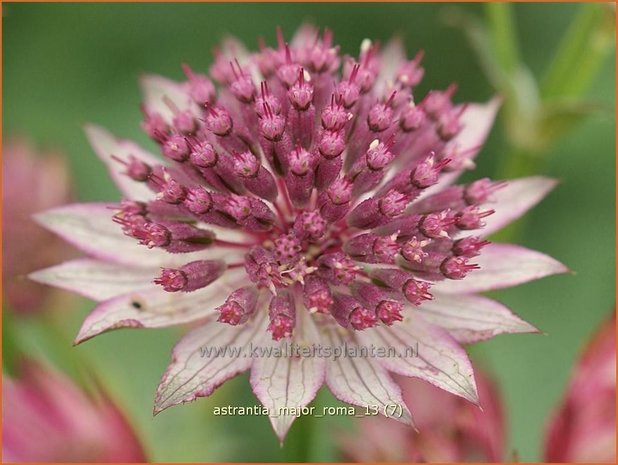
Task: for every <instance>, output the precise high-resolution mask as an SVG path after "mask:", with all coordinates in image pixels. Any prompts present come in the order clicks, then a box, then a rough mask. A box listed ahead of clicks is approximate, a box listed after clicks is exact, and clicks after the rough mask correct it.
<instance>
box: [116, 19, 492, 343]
mask: <svg viewBox="0 0 618 465" xmlns="http://www.w3.org/2000/svg"><path fill="white" fill-rule="evenodd" d="M421 58H422V54H418V55H417V56H416V58H414V59H413V60H411V61H408V62H405V63H403V64H400V65H399V67H396V68H395V69H394V71H392V72H393V73H394V74H393V76H391V77H390V78H389V79H388V80H387V81H386V82H380V80H379V76H380V75H381V72H382V68H383V66H384V63H382V62H381V60H382V58H381V56H380V54H379V53H378V47H377V46H375V45H373V44H371V43H370V42H364V43H363V46H362V47H361V53H360V56H359V57H358V59H356V60H355V59H353V58H350V57H346V58H342V57H341V56H340V55H339V49H338V47H333V46H332V34H331V33H330V31H326V32H325V33H324V36H323V37H322V38H321V39H320V38H318V39H316V40H315V41H310V42H309V43H305V44H295V45H293V46H292V45H288V44H285V42H284V41H283V39H280V40H279V45H278V47H277V48H268V47H266V46H265V45H264V46H263V47H262V48H261V51H260V52H259V53H256V54H254V55H252V56H251V57H250V58H248V59H246V60H243V62H242V63H241V62H240V61H239V60H241V57H229V56H226V55H225V54H223V53H221V52H218V53H217V55H216V60H215V63H214V65H213V66H212V68H211V75H210V76H207V75H203V74H197V73H195V72H194V71H193V70H191V68H189V67H188V66H186V65H185V66H184V67H183V68H184V71H185V74H186V76H187V81H186V82H185V83H183V84H182V85H180V86H179V89H181V91H182V92H184V93H185V94H186V95H185V96H184V98H183V99H179V101H178V102H171V101H168V100H169V99H168V100H164V101H165V102H166V103H167V104H168V107H169V108H170V109H171V110H173V117H171V118H169V117H168V118H167V119H166V117H165V115H162V114H159V113H157V112H156V111H152V109H148V111H147V110H146V107H144V111H143V112H144V122H143V128H144V130H145V132H146V133H147V134H148V135H149V136H150V137H151V138H152V139H153V140H154V141H155V142H156V143H157V144H158V145H159V146H160V149H161V152H162V154H163V155H164V158H165V161H166V163H165V165H164V164H155V165H153V166H151V165H149V164H148V163H145V162H143V161H141V160H138V159H137V158H135V157H133V156H128V157H126V159H123V158H122V157H116V158H117V159H118V160H119V161H120V162H122V163H123V164H124V165H125V167H126V171H125V172H126V174H127V176H129V177H130V178H131V179H133V180H134V181H136V182H142V183H144V184H146V185H147V186H148V187H149V188H150V189H151V190H152V192H153V196H152V200H151V201H150V202H147V203H139V202H124V203H123V204H122V209H121V211H119V212H117V213H116V215H115V216H114V220H115V221H116V222H117V223H118V224H119V225H120V226H121V227H122V228H123V231H124V232H125V233H126V234H127V235H128V236H131V237H133V238H135V239H136V240H138V241H139V242H140V243H141V244H143V245H145V246H147V247H149V248H154V247H159V248H163V249H165V250H167V251H168V252H170V253H173V254H183V253H189V252H191V253H198V254H199V253H200V252H202V251H206V250H208V249H213V248H217V247H222V248H226V250H228V249H229V250H230V251H241V255H240V257H242V258H238V257H239V255H238V254H230V255H231V256H234V257H237V258H230V259H228V258H227V257H226V253H220V254H218V256H220V257H222V258H220V259H217V260H196V261H192V262H190V263H186V264H185V265H183V266H180V267H178V268H164V269H162V271H161V274H160V276H158V277H157V278H155V280H154V282H155V283H157V284H159V285H161V286H162V287H163V289H165V290H166V291H168V292H192V291H195V290H197V289H200V288H203V287H205V286H207V285H209V284H210V283H212V282H213V281H214V280H216V279H219V278H220V277H221V279H226V277H225V270H226V269H230V268H238V269H244V270H245V272H246V280H244V281H243V282H239V283H237V284H238V285H243V286H244V287H239V288H238V289H236V290H235V291H234V292H232V293H231V294H230V296H229V297H228V298H227V300H226V302H225V303H224V304H223V305H221V306H220V307H219V308H218V309H217V310H218V313H219V321H220V322H222V323H226V324H230V325H239V324H243V323H244V322H246V321H247V320H248V319H249V318H251V317H252V315H253V314H254V313H255V312H256V311H268V317H269V325H268V330H269V331H270V332H271V333H272V337H273V338H274V339H276V340H278V339H281V338H285V337H290V336H292V335H293V334H294V331H295V328H296V324H297V314H298V312H302V311H307V312H310V313H311V314H312V315H314V316H313V317H314V318H316V321H331V322H336V323H337V324H339V325H341V326H343V327H345V328H349V329H352V330H364V329H366V328H371V327H374V326H376V325H380V324H383V325H392V324H396V323H397V322H398V321H401V320H402V319H404V318H405V317H406V306H407V305H421V304H422V302H424V301H426V300H429V299H431V298H432V295H431V293H430V287H431V285H432V283H434V282H435V281H439V280H444V279H463V278H465V276H466V275H467V274H468V273H470V272H472V271H474V270H475V269H477V268H478V266H477V265H475V264H472V263H469V260H470V259H471V258H473V257H475V256H477V255H479V254H480V253H481V249H482V248H483V247H484V246H485V245H486V244H487V241H485V240H483V239H481V238H479V237H477V236H463V234H464V233H465V231H468V230H478V229H481V228H483V226H484V221H483V219H484V218H486V217H487V216H488V215H490V214H492V213H493V210H491V209H482V208H481V206H482V205H483V204H485V203H486V202H488V201H490V200H491V196H492V193H493V192H494V191H495V190H496V189H498V188H499V187H500V186H501V185H500V184H499V183H492V182H491V181H489V180H487V179H482V180H480V181H476V182H474V183H472V184H470V185H468V186H466V187H460V188H447V189H442V190H440V189H439V184H440V181H441V180H442V179H443V177H442V175H443V174H444V173H445V172H447V171H449V170H450V171H453V170H460V169H463V167H466V166H470V165H471V162H470V160H469V159H468V158H467V156H468V154H466V153H465V152H461V150H460V149H459V146H458V145H457V140H456V139H457V135H458V134H459V132H460V131H461V129H462V123H461V116H462V114H463V113H464V112H465V109H466V107H465V106H456V105H454V104H453V103H452V100H451V99H452V96H453V94H454V92H455V89H456V88H455V86H451V87H449V88H448V89H446V90H445V91H431V92H429V93H428V94H427V95H426V96H425V97H424V98H423V99H422V100H421V101H420V103H418V104H415V103H414V98H413V91H414V90H415V86H416V85H417V84H418V83H419V82H420V80H421V79H422V77H423V74H424V70H423V68H422V67H421V65H420V61H421ZM342 64H343V67H342V72H341V75H340V74H339V69H340V67H341V65H342ZM257 76H260V78H259V79H261V80H257V79H258V78H257ZM211 78H212V79H213V80H214V81H216V82H217V84H218V86H219V87H218V90H217V88H216V87H215V85H214V84H213V82H212V81H211ZM258 85H259V90H258ZM166 98H167V97H166ZM429 188H432V189H433V188H435V189H437V191H436V192H435V193H427V191H428V189H429ZM421 197H422V198H421ZM212 227H216V228H217V233H216V234H215V233H213V232H212V231H211V230H210V229H209V228H212ZM225 230H229V231H234V236H233V237H239V236H238V235H239V234H240V235H241V236H242V237H244V239H242V240H231V239H230V238H228V237H226V235H225ZM230 237H232V236H230ZM206 257H207V254H206V253H204V258H206Z"/></svg>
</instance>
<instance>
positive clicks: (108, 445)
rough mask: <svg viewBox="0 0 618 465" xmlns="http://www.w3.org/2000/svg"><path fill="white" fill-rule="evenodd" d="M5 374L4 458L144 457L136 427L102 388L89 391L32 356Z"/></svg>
mask: <svg viewBox="0 0 618 465" xmlns="http://www.w3.org/2000/svg"><path fill="white" fill-rule="evenodd" d="M20 368H21V369H20V372H19V377H17V378H13V377H11V376H8V375H6V374H5V375H4V376H3V379H2V459H3V462H5V463H6V462H143V461H145V460H146V458H145V456H144V452H143V450H142V446H141V444H140V442H139V440H138V439H137V437H136V435H135V432H134V431H133V430H132V428H131V426H130V425H129V423H128V422H127V420H126V419H125V417H124V415H123V414H122V412H121V411H120V410H119V408H118V407H117V406H116V405H115V404H114V403H113V402H112V400H111V399H110V398H109V397H108V396H107V395H106V394H104V393H102V392H99V393H98V395H97V398H96V399H95V398H93V397H91V396H89V395H87V394H86V393H85V392H84V391H83V390H82V389H81V388H80V387H78V386H77V385H76V384H75V383H74V382H73V381H72V380H70V379H69V378H67V377H66V376H64V375H63V374H61V373H60V372H58V371H55V370H52V369H51V368H47V367H44V366H42V365H41V364H39V363H38V362H34V361H30V360H28V361H26V362H24V363H23V364H22V365H20Z"/></svg>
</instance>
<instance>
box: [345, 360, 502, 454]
mask: <svg viewBox="0 0 618 465" xmlns="http://www.w3.org/2000/svg"><path fill="white" fill-rule="evenodd" d="M474 374H475V378H476V386H477V388H478V392H479V400H480V402H479V405H480V407H482V410H481V409H480V408H479V406H477V405H474V404H471V403H470V402H468V401H466V400H464V399H461V398H459V397H455V396H451V395H449V394H448V393H446V392H444V391H443V390H441V389H438V388H436V387H435V386H432V385H431V384H429V383H427V382H425V381H422V380H418V379H411V378H402V377H399V376H398V377H396V380H397V382H398V384H399V386H401V390H402V393H403V398H404V400H405V402H406V404H407V406H408V408H409V409H410V410H411V411H412V412H414V420H415V423H416V427H417V431H415V430H414V429H413V428H411V427H409V426H406V425H403V424H401V423H399V422H397V421H394V420H392V419H389V418H386V417H383V416H376V417H374V416H367V417H364V418H359V419H358V420H357V421H356V422H355V423H356V424H355V427H356V428H357V429H358V431H357V432H355V433H353V434H350V433H347V434H346V435H345V436H344V437H343V438H342V440H341V451H342V453H343V458H344V460H346V461H347V460H350V461H355V462H404V463H405V462H500V461H502V460H503V451H504V446H505V419H504V414H503V409H502V402H501V400H500V396H499V395H498V391H497V389H496V386H495V384H494V383H493V382H492V381H491V380H490V379H488V377H487V376H486V375H485V374H484V373H483V372H482V371H481V370H479V369H478V368H477V369H475V371H474Z"/></svg>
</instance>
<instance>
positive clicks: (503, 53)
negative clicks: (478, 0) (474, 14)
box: [485, 2, 520, 74]
mask: <svg viewBox="0 0 618 465" xmlns="http://www.w3.org/2000/svg"><path fill="white" fill-rule="evenodd" d="M485 14H486V18H487V24H488V26H489V35H490V38H491V43H492V44H493V49H494V54H495V57H496V61H497V62H498V64H499V65H500V67H501V68H502V69H503V70H504V71H505V72H506V73H509V74H510V73H512V72H513V71H514V70H515V69H517V67H518V66H519V63H520V59H519V49H518V46H517V33H516V30H515V29H516V28H515V21H514V20H513V9H512V5H511V4H510V3H507V2H491V3H485Z"/></svg>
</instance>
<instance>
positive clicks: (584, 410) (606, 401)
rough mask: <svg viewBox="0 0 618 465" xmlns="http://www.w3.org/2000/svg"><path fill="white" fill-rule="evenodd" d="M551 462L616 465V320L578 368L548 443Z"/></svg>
mask: <svg viewBox="0 0 618 465" xmlns="http://www.w3.org/2000/svg"><path fill="white" fill-rule="evenodd" d="M545 460H547V461H548V462H588V463H590V462H611V463H616V317H615V316H613V317H612V318H610V319H609V320H608V321H607V322H605V324H604V325H603V326H602V327H601V328H600V330H599V331H598V332H597V333H596V334H595V335H594V337H593V339H592V340H591V341H590V342H589V344H588V346H587V347H586V349H585V351H584V354H583V355H582V357H581V359H580V361H579V363H578V364H577V366H576V367H575V370H574V372H573V375H572V378H571V381H570V383H569V387H568V391H567V393H566V397H565V399H564V401H563V402H562V405H561V406H560V408H559V410H558V411H557V412H556V414H555V415H554V417H553V419H552V421H551V423H550V424H549V428H548V431H547V437H546V440H545Z"/></svg>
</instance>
